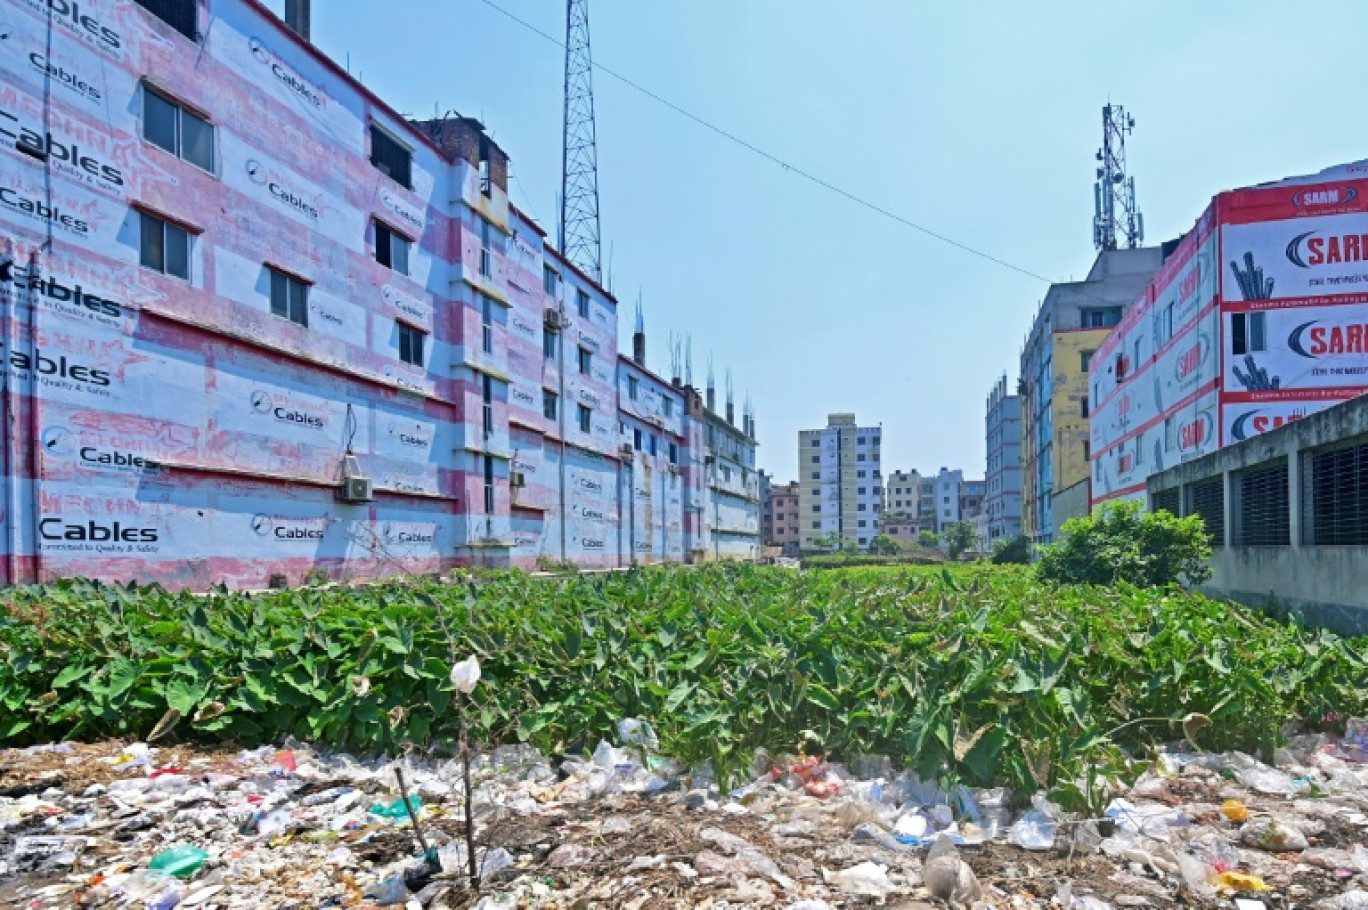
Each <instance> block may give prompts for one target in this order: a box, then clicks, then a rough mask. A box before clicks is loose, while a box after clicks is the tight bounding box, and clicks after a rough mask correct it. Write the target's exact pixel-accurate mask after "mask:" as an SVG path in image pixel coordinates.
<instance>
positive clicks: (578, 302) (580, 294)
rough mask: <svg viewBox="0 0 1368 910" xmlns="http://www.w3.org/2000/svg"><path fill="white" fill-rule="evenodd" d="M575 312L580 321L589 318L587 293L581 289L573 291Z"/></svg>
mask: <svg viewBox="0 0 1368 910" xmlns="http://www.w3.org/2000/svg"><path fill="white" fill-rule="evenodd" d="M575 311H576V312H578V313H579V314H580V317H581V318H582V319H588V318H589V292H588V291H585V290H584V289H583V288H580V289H578V290H576V291H575Z"/></svg>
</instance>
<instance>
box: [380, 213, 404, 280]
mask: <svg viewBox="0 0 1368 910" xmlns="http://www.w3.org/2000/svg"><path fill="white" fill-rule="evenodd" d="M375 261H376V262H378V263H380V264H381V265H383V266H384V267H385V268H388V269H394V270H395V271H396V272H398V273H399V274H400V275H407V274H408V273H409V241H408V239H407V238H405V237H403V236H402V235H400V234H396V233H395V232H394V231H393V230H391V229H390V228H389V227H388V226H386V225H384V224H382V223H380V222H379V221H377V222H375Z"/></svg>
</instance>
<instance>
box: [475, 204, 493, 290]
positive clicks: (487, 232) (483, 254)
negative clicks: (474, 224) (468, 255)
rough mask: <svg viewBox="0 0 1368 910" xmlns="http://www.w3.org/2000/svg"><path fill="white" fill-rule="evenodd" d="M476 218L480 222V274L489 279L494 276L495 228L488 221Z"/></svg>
mask: <svg viewBox="0 0 1368 910" xmlns="http://www.w3.org/2000/svg"><path fill="white" fill-rule="evenodd" d="M476 218H478V219H479V222H480V274H481V275H483V276H484V277H486V278H488V277H490V276H491V275H493V274H494V254H493V251H492V249H491V247H492V246H493V238H494V226H493V225H492V224H490V223H489V222H488V221H486V220H484V219H483V218H480V217H479V216H478V215H477V216H476Z"/></svg>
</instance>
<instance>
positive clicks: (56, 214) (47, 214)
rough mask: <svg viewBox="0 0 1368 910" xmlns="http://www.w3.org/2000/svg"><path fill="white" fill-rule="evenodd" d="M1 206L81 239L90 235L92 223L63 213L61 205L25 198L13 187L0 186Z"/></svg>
mask: <svg viewBox="0 0 1368 910" xmlns="http://www.w3.org/2000/svg"><path fill="white" fill-rule="evenodd" d="M0 205H4V206H5V208H7V209H9V210H10V211H13V212H18V213H19V214H20V215H22V216H24V217H26V218H33V219H35V220H37V221H46V222H47V223H49V224H51V225H52V226H53V227H57V228H62V229H64V230H67V231H70V232H71V233H73V234H75V235H77V236H79V237H85V236H86V235H88V234H89V233H90V223H89V222H87V221H85V220H84V219H82V218H77V217H76V216H74V215H70V214H68V213H66V212H64V211H62V208H61V206H59V205H52V206H49V205H48V204H47V203H45V202H43V200H41V199H33V198H31V197H29V196H25V195H24V194H23V193H21V192H19V191H18V190H16V189H14V188H13V187H8V186H0Z"/></svg>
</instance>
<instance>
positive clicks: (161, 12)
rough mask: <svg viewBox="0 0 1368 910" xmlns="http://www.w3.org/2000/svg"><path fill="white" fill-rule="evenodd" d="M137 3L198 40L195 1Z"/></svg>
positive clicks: (182, 32) (162, 0)
mask: <svg viewBox="0 0 1368 910" xmlns="http://www.w3.org/2000/svg"><path fill="white" fill-rule="evenodd" d="M137 3H138V5H139V6H141V7H142V8H143V9H145V10H147V11H148V12H149V13H151V14H152V15H154V16H156V17H157V18H158V19H160V20H162V21H163V22H165V23H166V24H167V25H169V26H171V27H172V28H174V29H175V30H176V31H178V32H180V33H181V34H182V35H184V36H185V37H187V38H189V39H190V40H191V41H196V40H198V35H197V31H198V30H197V29H196V28H195V0H137ZM72 18H73V19H74V18H75V16H73V17H72Z"/></svg>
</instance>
